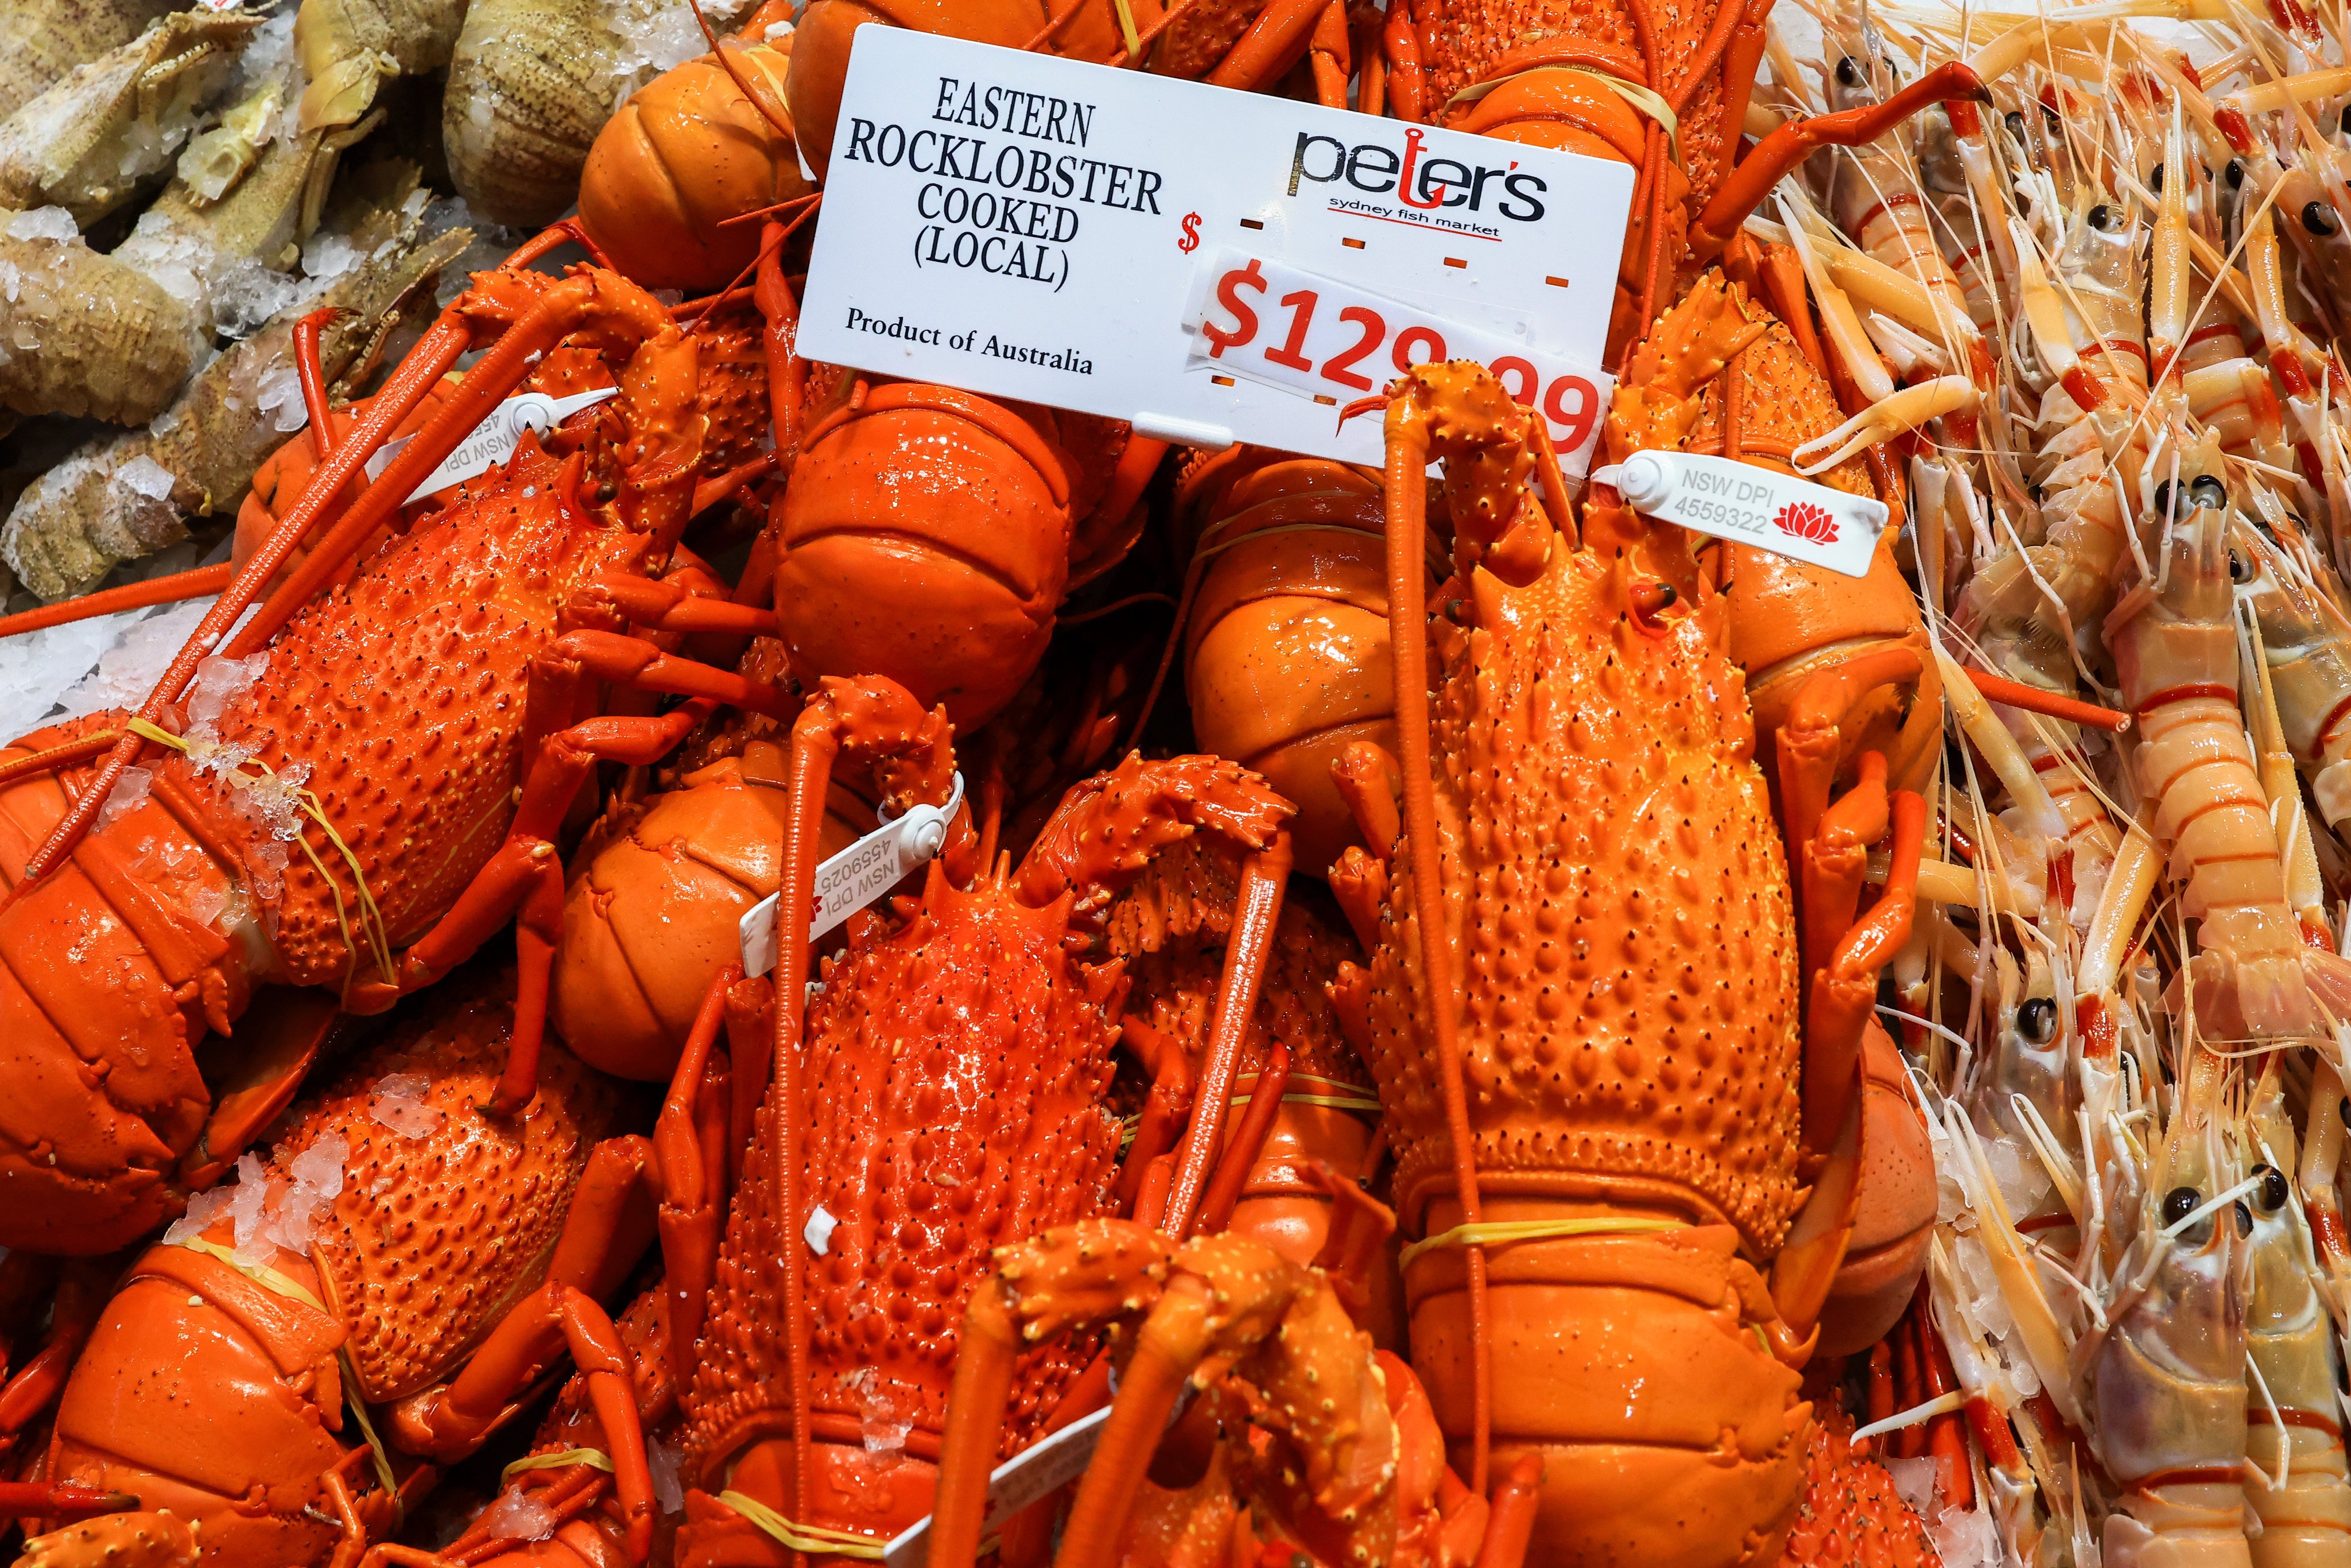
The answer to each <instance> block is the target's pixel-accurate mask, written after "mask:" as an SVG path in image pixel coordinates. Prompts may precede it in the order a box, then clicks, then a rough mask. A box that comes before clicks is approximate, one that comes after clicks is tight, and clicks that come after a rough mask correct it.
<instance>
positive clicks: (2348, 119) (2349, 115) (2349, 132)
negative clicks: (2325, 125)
mask: <svg viewBox="0 0 2351 1568" xmlns="http://www.w3.org/2000/svg"><path fill="white" fill-rule="evenodd" d="M2335 126H2336V127H2337V128H2338V129H2339V130H2340V131H2342V132H2343V134H2344V135H2346V136H2351V103H2346V104H2345V105H2344V106H2343V115H2342V118H2341V119H2339V120H2336V121H2335Z"/></svg>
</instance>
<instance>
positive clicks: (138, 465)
mask: <svg viewBox="0 0 2351 1568" xmlns="http://www.w3.org/2000/svg"><path fill="white" fill-rule="evenodd" d="M114 482H115V483H116V484H118V485H120V486H122V487H123V488H124V489H126V490H129V491H131V493H132V494H134V495H139V496H144V497H147V498H148V499H149V500H151V501H166V500H169V499H171V496H172V486H173V485H175V484H177V483H178V482H179V481H177V480H176V479H174V478H173V477H172V471H171V470H170V469H169V468H166V467H164V466H163V465H162V464H161V463H158V462H156V461H155V460H154V459H153V458H152V457H150V456H148V455H146V454H145V453H143V452H142V453H141V454H139V455H137V456H136V457H133V458H131V461H129V462H128V463H125V464H124V465H122V466H121V467H120V468H117V469H116V470H115V471H114Z"/></svg>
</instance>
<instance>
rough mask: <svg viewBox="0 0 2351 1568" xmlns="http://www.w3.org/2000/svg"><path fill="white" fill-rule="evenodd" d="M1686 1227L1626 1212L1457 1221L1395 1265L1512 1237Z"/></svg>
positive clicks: (1408, 1264) (1651, 1232)
mask: <svg viewBox="0 0 2351 1568" xmlns="http://www.w3.org/2000/svg"><path fill="white" fill-rule="evenodd" d="M1688 1228H1689V1227H1688V1226H1687V1224H1685V1223H1684V1222H1683V1221H1681V1220H1678V1219H1635V1218H1632V1217H1631V1216H1629V1215H1628V1216H1625V1217H1624V1218H1609V1217H1606V1216H1594V1217H1593V1218H1589V1219H1484V1220H1479V1222H1478V1223H1477V1224H1475V1225H1457V1226H1455V1227H1454V1228H1452V1229H1450V1230H1441V1231H1439V1232H1437V1234H1436V1235H1434V1236H1431V1237H1429V1238H1427V1239H1425V1240H1420V1241H1416V1242H1414V1243H1413V1244H1412V1245H1411V1246H1409V1247H1407V1248H1405V1249H1404V1256H1403V1257H1402V1258H1401V1259H1400V1260H1398V1266H1399V1267H1400V1268H1405V1269H1409V1268H1411V1267H1412V1263H1413V1260H1414V1259H1416V1258H1418V1257H1421V1256H1422V1255H1424V1254H1426V1253H1429V1252H1434V1251H1435V1250H1437V1249H1438V1248H1440V1247H1508V1246H1510V1244H1511V1243H1512V1242H1516V1241H1550V1240H1555V1239H1558V1238H1560V1237H1563V1236H1654V1235H1656V1233H1658V1232H1659V1231H1662V1230H1687V1229H1688Z"/></svg>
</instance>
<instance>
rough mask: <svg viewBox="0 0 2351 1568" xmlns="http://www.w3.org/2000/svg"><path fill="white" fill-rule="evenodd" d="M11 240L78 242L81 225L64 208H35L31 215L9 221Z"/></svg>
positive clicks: (24, 214)
mask: <svg viewBox="0 0 2351 1568" xmlns="http://www.w3.org/2000/svg"><path fill="white" fill-rule="evenodd" d="M8 237H9V238H10V239H21V240H36V239H54V240H78V239H79V238H81V225H78V224H77V223H75V222H74V220H73V214H71V213H69V212H68V211H66V210H65V209H64V208H63V207H35V208H34V209H33V210H32V211H31V212H29V213H18V214H16V216H14V217H12V218H10V219H9V220H8Z"/></svg>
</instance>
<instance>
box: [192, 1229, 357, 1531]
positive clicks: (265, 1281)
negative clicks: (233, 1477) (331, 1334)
mask: <svg viewBox="0 0 2351 1568" xmlns="http://www.w3.org/2000/svg"><path fill="white" fill-rule="evenodd" d="M170 1245H172V1246H173V1247H184V1248H186V1249H188V1250H189V1251H191V1252H201V1253H203V1254H204V1256H205V1257H207V1258H217V1259H219V1260H221V1261H222V1262H224V1263H225V1264H227V1265H228V1266H229V1267H230V1268H232V1269H234V1270H236V1271H237V1272H238V1273H240V1274H242V1275H244V1276H245V1277H246V1279H248V1280H250V1281H253V1282H254V1283H255V1284H256V1285H259V1286H260V1287H261V1288H262V1289H263V1290H266V1291H276V1292H277V1294H279V1295H281V1296H283V1297H285V1298H286V1299H287V1301H299V1302H301V1303H302V1304H303V1305H304V1306H306V1307H308V1308H310V1309H311V1310H312V1311H313V1312H326V1311H327V1303H326V1302H324V1301H320V1300H319V1298H318V1297H317V1296H315V1295H313V1294H311V1293H310V1291H308V1290H307V1289H305V1288H304V1287H303V1286H302V1285H301V1284H300V1283H299V1282H298V1281H294V1280H290V1279H288V1278H287V1277H286V1276H285V1275H283V1274H281V1273H279V1272H278V1271H277V1270H275V1269H272V1268H270V1267H269V1266H268V1265H267V1264H266V1263H246V1262H243V1261H241V1260H239V1259H238V1258H237V1255H236V1254H235V1253H234V1252H232V1251H230V1250H229V1249H227V1248H225V1247H224V1246H222V1245H221V1244H220V1243H219V1242H217V1241H207V1240H205V1239H204V1238H203V1237H201V1236H183V1237H182V1238H181V1239H179V1240H177V1241H174V1242H172V1243H170ZM327 1315H328V1316H329V1317H331V1316H333V1315H334V1314H332V1313H331V1312H329V1313H328V1314H327ZM335 1359H336V1360H338V1361H340V1362H341V1363H342V1366H343V1398H344V1400H345V1402H346V1403H348V1404H349V1405H350V1407H351V1414H352V1415H353V1416H357V1417H359V1423H360V1435H361V1436H363V1437H366V1438H367V1446H368V1448H369V1449H370V1450H371V1451H372V1452H373V1454H374V1456H375V1479H377V1480H378V1481H379V1482H381V1483H382V1486H383V1490H384V1493H385V1495H386V1496H388V1497H390V1498H391V1499H392V1506H393V1508H394V1509H395V1510H396V1509H398V1507H399V1506H400V1483H399V1482H398V1481H397V1480H395V1479H392V1456H391V1455H390V1454H388V1453H386V1452H385V1451H384V1447H383V1439H382V1438H381V1437H377V1436H376V1434H375V1423H374V1422H373V1421H371V1420H370V1419H368V1412H367V1404H366V1402H365V1401H363V1400H362V1399H360V1372H359V1368H358V1367H357V1366H354V1365H353V1364H351V1353H350V1350H349V1349H348V1348H341V1349H338V1350H337V1351H336V1352H335Z"/></svg>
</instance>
